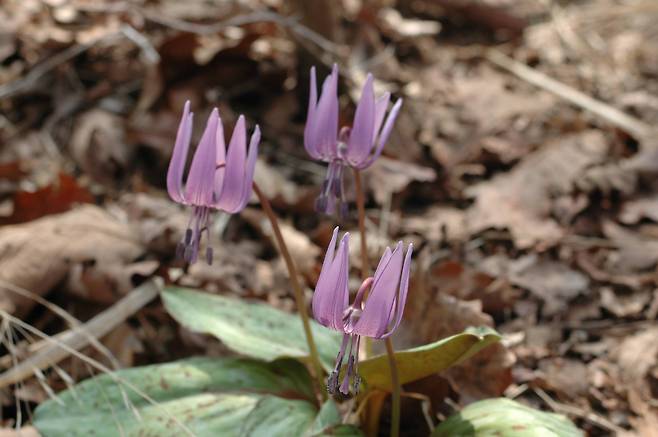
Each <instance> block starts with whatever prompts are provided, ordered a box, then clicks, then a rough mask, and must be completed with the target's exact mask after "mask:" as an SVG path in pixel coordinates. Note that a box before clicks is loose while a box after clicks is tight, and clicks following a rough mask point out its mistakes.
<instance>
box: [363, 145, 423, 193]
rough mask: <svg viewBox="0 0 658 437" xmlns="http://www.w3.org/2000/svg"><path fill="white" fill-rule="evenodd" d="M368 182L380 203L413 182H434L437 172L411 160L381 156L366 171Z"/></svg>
mask: <svg viewBox="0 0 658 437" xmlns="http://www.w3.org/2000/svg"><path fill="white" fill-rule="evenodd" d="M365 175H366V177H367V183H368V186H369V187H370V189H371V190H372V192H373V194H374V196H375V200H376V201H377V203H379V204H380V205H383V204H385V203H386V201H387V199H388V198H389V196H391V195H393V194H395V193H399V192H400V191H402V190H404V189H405V188H406V187H407V185H409V184H410V183H411V182H432V181H434V179H436V172H435V171H434V170H433V169H431V168H429V167H422V166H420V165H416V164H413V163H409V162H403V161H397V160H393V159H388V158H386V157H384V156H382V157H380V158H379V159H377V161H375V163H374V164H373V165H372V166H371V167H370V168H369V169H368V171H367V172H366V173H365Z"/></svg>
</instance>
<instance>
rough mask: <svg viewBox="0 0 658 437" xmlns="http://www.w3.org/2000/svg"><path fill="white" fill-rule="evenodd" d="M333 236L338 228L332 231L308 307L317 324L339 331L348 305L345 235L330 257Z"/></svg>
mask: <svg viewBox="0 0 658 437" xmlns="http://www.w3.org/2000/svg"><path fill="white" fill-rule="evenodd" d="M337 235H338V228H336V229H334V234H333V236H332V238H331V242H330V243H329V248H328V249H327V253H326V255H325V259H324V262H323V264H322V270H321V272H320V278H319V279H318V282H317V285H316V286H315V292H314V293H313V301H312V303H311V307H312V309H313V317H314V318H315V320H317V321H318V323H320V324H322V325H324V326H326V327H328V328H332V329H335V330H336V331H343V312H344V311H345V308H347V305H348V304H349V290H348V288H347V287H348V275H349V233H345V235H343V238H342V239H341V241H340V244H339V246H338V253H337V255H336V256H335V257H334V256H333V255H334V251H335V247H336V238H337Z"/></svg>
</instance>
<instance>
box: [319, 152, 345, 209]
mask: <svg viewBox="0 0 658 437" xmlns="http://www.w3.org/2000/svg"><path fill="white" fill-rule="evenodd" d="M344 169H345V164H344V162H343V160H342V159H334V160H333V161H331V162H330V163H329V168H328V169H327V177H326V178H325V180H324V182H323V183H322V191H321V192H320V195H319V196H318V198H317V199H316V200H315V210H316V211H318V212H321V213H324V214H328V215H332V214H334V212H336V211H338V215H339V216H340V217H341V218H343V217H345V216H347V203H346V202H345V195H344V194H345V193H344V188H343V170H344Z"/></svg>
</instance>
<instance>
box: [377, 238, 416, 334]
mask: <svg viewBox="0 0 658 437" xmlns="http://www.w3.org/2000/svg"><path fill="white" fill-rule="evenodd" d="M413 249H414V247H413V245H412V244H409V246H408V247H407V254H406V255H405V257H404V264H403V265H402V276H401V277H400V289H399V291H398V295H397V299H396V300H395V314H392V316H393V324H392V325H391V326H390V327H389V329H388V332H386V333H385V334H384V335H382V336H381V338H386V337H388V336H389V335H391V334H393V332H394V331H395V330H396V329H397V327H398V326H399V325H400V321H401V320H402V314H403V313H404V306H405V304H406V303H407V292H408V291H409V272H410V270H411V254H412V253H413ZM389 319H390V316H389Z"/></svg>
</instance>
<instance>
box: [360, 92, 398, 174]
mask: <svg viewBox="0 0 658 437" xmlns="http://www.w3.org/2000/svg"><path fill="white" fill-rule="evenodd" d="M401 106H402V99H398V101H397V102H395V105H393V109H391V112H389V113H388V117H386V122H385V123H384V127H383V128H382V131H381V132H380V134H379V138H378V140H377V148H376V149H375V151H374V153H373V154H371V155H370V157H369V158H368V159H366V160H365V161H364V162H363V163H362V164H361V165H359V166H358V167H359V168H360V169H364V168H367V167H370V165H371V164H372V163H373V162H375V159H377V158H378V157H379V155H381V153H382V149H384V145H385V144H386V141H388V137H389V135H390V134H391V130H393V125H394V124H395V119H396V118H397V117H398V113H399V112H400V107H401Z"/></svg>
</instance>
